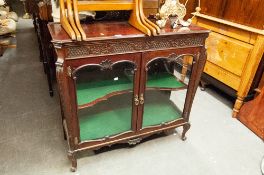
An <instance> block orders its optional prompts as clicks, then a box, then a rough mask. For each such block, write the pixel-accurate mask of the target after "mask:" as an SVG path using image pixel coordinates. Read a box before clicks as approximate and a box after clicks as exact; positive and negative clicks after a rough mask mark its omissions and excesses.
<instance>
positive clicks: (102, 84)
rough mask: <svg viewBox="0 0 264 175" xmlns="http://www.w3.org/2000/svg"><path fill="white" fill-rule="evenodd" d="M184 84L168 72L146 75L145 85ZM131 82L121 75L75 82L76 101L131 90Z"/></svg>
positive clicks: (81, 103) (82, 102)
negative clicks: (117, 77)
mask: <svg viewBox="0 0 264 175" xmlns="http://www.w3.org/2000/svg"><path fill="white" fill-rule="evenodd" d="M183 86H184V84H183V83H181V82H179V81H177V79H176V78H175V77H174V76H173V75H171V74H168V73H159V74H156V75H151V76H148V80H147V87H150V88H151V87H156V88H181V87H183ZM132 89H133V82H132V79H131V77H130V78H129V77H122V78H119V79H118V80H116V81H115V80H114V79H112V80H104V81H95V82H87V83H77V103H78V105H84V104H87V103H90V102H92V101H94V100H96V99H98V98H102V97H104V96H106V95H107V94H110V93H113V92H117V91H125V90H132Z"/></svg>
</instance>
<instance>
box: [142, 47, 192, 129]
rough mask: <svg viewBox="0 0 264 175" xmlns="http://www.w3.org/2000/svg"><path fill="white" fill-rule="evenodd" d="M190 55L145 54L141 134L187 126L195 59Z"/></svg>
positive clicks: (169, 53) (143, 60) (175, 52)
mask: <svg viewBox="0 0 264 175" xmlns="http://www.w3.org/2000/svg"><path fill="white" fill-rule="evenodd" d="M186 53H188V52H187V50H186V51H185V50H180V51H177V50H170V51H160V52H156V53H155V52H148V53H144V54H143V59H142V69H141V75H144V76H141V88H140V89H141V90H140V95H139V96H140V97H139V98H140V99H141V100H140V102H141V104H142V105H141V106H140V111H141V112H139V116H140V117H139V118H140V119H139V120H138V128H139V129H140V130H145V129H148V128H149V129H151V128H152V129H153V128H155V127H157V128H158V127H170V126H171V127H172V126H173V125H175V124H177V123H182V121H183V120H185V121H186V122H187V119H186V118H185V117H184V115H183V113H184V112H186V109H185V105H186V103H185V99H186V94H187V90H188V84H189V80H190V75H191V73H192V65H193V60H194V55H193V53H188V54H186Z"/></svg>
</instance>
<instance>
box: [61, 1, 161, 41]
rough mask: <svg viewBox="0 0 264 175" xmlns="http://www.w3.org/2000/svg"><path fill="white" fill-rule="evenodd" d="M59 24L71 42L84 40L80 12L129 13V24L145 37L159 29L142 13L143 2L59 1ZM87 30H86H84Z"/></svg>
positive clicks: (84, 35) (157, 31)
mask: <svg viewBox="0 0 264 175" xmlns="http://www.w3.org/2000/svg"><path fill="white" fill-rule="evenodd" d="M59 2H60V23H61V24H62V26H63V28H64V29H65V31H66V32H67V33H68V35H69V36H70V37H71V39H72V40H77V41H81V40H86V33H85V32H84V30H85V29H84V28H83V27H82V25H81V23H80V19H79V12H80V11H116V10H127V11H131V13H130V17H129V20H128V22H129V24H130V25H132V26H134V27H135V28H137V29H138V30H140V31H142V32H143V33H145V34H146V35H148V36H150V35H154V36H155V35H157V34H158V33H159V32H160V28H159V27H158V26H157V25H156V24H154V23H153V22H151V21H150V20H148V19H147V18H146V17H145V15H144V13H143V0H126V1H123V0H115V1H97V0H94V1H87V0H82V1H78V0H66V2H65V1H64V0H60V1H59ZM66 12H67V15H66ZM86 30H87V29H86Z"/></svg>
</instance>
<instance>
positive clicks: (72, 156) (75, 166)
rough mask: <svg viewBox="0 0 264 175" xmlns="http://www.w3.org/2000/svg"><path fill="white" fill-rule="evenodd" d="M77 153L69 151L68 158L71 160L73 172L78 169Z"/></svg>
mask: <svg viewBox="0 0 264 175" xmlns="http://www.w3.org/2000/svg"><path fill="white" fill-rule="evenodd" d="M75 154H76V153H72V152H68V158H69V160H70V161H71V164H72V166H71V172H75V171H76V170H77V159H76V155H75Z"/></svg>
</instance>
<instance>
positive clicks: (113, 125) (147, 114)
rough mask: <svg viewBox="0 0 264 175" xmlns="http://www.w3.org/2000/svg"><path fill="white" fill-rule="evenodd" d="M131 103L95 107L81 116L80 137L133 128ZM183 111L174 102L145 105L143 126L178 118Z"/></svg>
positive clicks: (87, 137) (112, 133) (88, 138)
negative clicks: (110, 107)
mask: <svg viewBox="0 0 264 175" xmlns="http://www.w3.org/2000/svg"><path fill="white" fill-rule="evenodd" d="M131 115H132V113H131V105H123V106H121V107H120V108H118V107H117V108H116V109H113V110H106V111H100V109H99V110H97V109H95V111H91V112H90V113H89V112H88V113H86V114H85V115H82V116H79V124H80V139H81V141H85V140H95V139H100V138H104V137H105V136H112V135H116V134H119V133H122V132H125V131H130V130H131ZM180 117H181V112H180V111H179V110H178V109H177V108H176V107H175V106H174V104H172V103H168V102H166V103H165V102H157V103H149V104H145V105H144V118H143V127H146V126H153V125H158V124H161V123H162V122H168V121H172V120H176V119H178V118H180Z"/></svg>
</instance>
